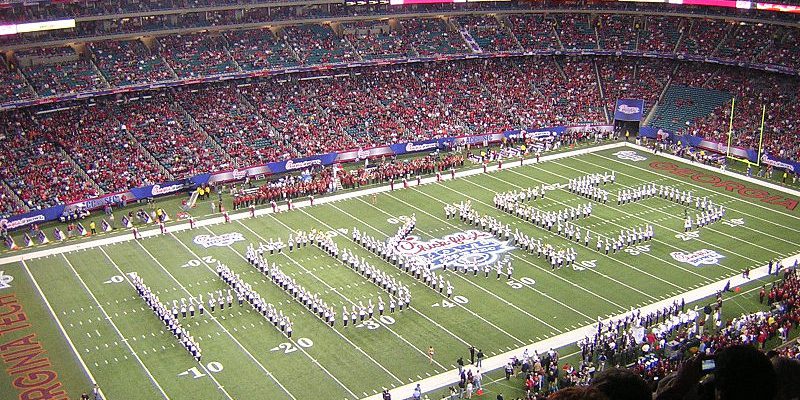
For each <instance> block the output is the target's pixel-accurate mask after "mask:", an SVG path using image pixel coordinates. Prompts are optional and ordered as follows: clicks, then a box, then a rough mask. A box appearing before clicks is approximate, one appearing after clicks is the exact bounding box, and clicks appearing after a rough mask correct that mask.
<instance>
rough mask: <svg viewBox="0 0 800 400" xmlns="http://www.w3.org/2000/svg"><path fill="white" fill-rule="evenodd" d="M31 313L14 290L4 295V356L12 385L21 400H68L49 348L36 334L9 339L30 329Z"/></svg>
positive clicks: (0, 324) (0, 322)
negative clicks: (8, 338)
mask: <svg viewBox="0 0 800 400" xmlns="http://www.w3.org/2000/svg"><path fill="white" fill-rule="evenodd" d="M30 327H31V324H30V323H28V316H27V315H26V314H25V312H24V311H23V310H22V305H21V304H20V303H19V301H18V300H17V296H16V294H14V293H12V294H9V295H5V296H0V338H3V339H2V343H0V358H2V359H3V363H4V364H5V365H6V373H8V375H9V376H10V377H11V384H12V385H13V386H14V388H15V389H17V391H18V392H19V396H18V398H19V400H40V399H41V400H44V399H52V400H67V399H69V396H68V395H67V392H66V391H65V390H64V388H63V386H62V384H61V381H59V380H58V373H57V372H56V371H53V369H52V364H50V359H49V358H48V357H47V356H46V354H47V351H46V350H45V349H44V348H43V347H42V344H41V343H39V341H37V340H36V333H28V334H26V335H25V336H22V337H20V338H17V339H10V340H6V338H4V336H5V335H7V334H9V333H11V332H16V331H21V330H24V329H29V328H30Z"/></svg>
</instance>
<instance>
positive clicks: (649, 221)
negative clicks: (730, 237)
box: [495, 162, 761, 279]
mask: <svg viewBox="0 0 800 400" xmlns="http://www.w3.org/2000/svg"><path fill="white" fill-rule="evenodd" d="M555 163H556V164H558V165H561V166H563V167H567V168H570V169H573V170H575V171H578V172H581V173H584V174H585V173H587V172H586V171H583V170H579V169H576V168H571V167H569V166H566V165H564V164H560V163H558V162H555ZM539 171H544V172H546V173H549V174H551V175H555V176H557V177H560V178H562V179H567V180H569V178H568V177H565V176H563V175H561V174H558V173H555V172H552V171H548V170H546V169H543V168H542V169H539ZM511 173H513V174H517V175H519V176H521V177H523V178H526V179H528V180H531V181H536V182H540V183H547V182H544V181H542V180H539V179H536V178H533V177H530V176H527V175H524V174H520V173H519V172H517V171H511ZM495 179H498V178H496V177H495ZM515 186H516V185H515ZM518 187H519V186H518ZM554 201H556V202H558V200H554ZM644 207H647V208H649V209H651V210H653V209H654V208H652V207H649V206H644ZM615 211H616V212H619V213H622V214H624V215H627V216H628V217H630V218H637V219H640V220H642V221H645V222H648V223H651V224H652V225H655V226H658V227H661V228H663V229H665V230H667V231H671V232H675V233H680V232H679V231H677V230H675V229H671V228H669V227H667V226H664V225H661V224H660V223H658V221H654V220H649V219H646V218H642V217H641V216H639V215H636V214H632V213H629V212H627V211H624V210H622V209H619V208H618V209H615ZM661 212H662V213H665V214H667V213H666V212H664V211H661ZM668 215H669V214H668ZM611 223H612V224H613V225H616V226H618V227H621V228H623V226H621V225H619V224H616V223H614V222H611ZM653 241H654V242H658V243H662V244H665V245H667V246H668V247H671V248H673V249H675V250H678V251H683V249H681V248H679V247H676V246H674V245H673V244H671V243H669V242H665V241H663V240H661V239H658V237H654V238H653ZM698 241H700V242H702V243H705V244H707V245H709V246H710V247H715V248H718V249H720V250H724V251H726V252H728V253H731V254H734V255H736V256H739V257H741V258H744V259H747V260H750V261H752V262H755V263H757V264H758V263H760V262H761V261H759V260H756V259H753V258H750V257H747V256H743V255H741V254H738V253H736V252H734V251H730V250H728V249H726V248H724V247H722V246H719V245H716V244H713V243H709V242H706V241H703V240H698ZM644 254H645V255H646V256H648V257H650V258H655V259H657V260H659V261H661V262H665V263H667V264H670V265H672V266H674V267H677V268H679V269H682V270H683V271H686V272H689V273H691V274H693V275H695V276H698V277H702V278H703V279H706V278H705V277H704V276H703V275H701V274H698V273H697V272H694V271H692V270H690V269H687V268H683V267H681V266H679V265H677V264H675V263H672V262H670V261H667V260H665V259H660V258H658V257H656V256H654V255H652V254H650V253H644ZM717 265H719V266H720V267H722V268H724V269H727V270H728V271H730V272H737V273H738V272H741V270H737V269H735V268H731V267H728V266H726V265H724V264H722V263H717Z"/></svg>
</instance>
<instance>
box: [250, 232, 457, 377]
mask: <svg viewBox="0 0 800 400" xmlns="http://www.w3.org/2000/svg"><path fill="white" fill-rule="evenodd" d="M275 220H276V221H278V223H279V224H281V225H283V227H284V228H286V229H288V230H289V232H296V231H295V230H294V229H292V228H290V227H289V226H288V225H286V224H285V223H283V221H281V220H279V219H277V218H276V219H275ZM237 222H239V224H240V225H241V226H243V227H244V228H245V229H247V230H248V231H250V232H251V233H253V234H254V235H256V237H258V238H259V239H261V240H263V241H264V242H267V241H268V240H267V238H265V237H263V236H261V235H260V234H258V233H256V232H255V231H254V230H252V229H250V228H249V227H248V226H247V225H245V224H243V223H242V222H241V221H237ZM320 251H321V250H320ZM280 254H282V255H283V256H284V257H285V258H287V259H288V260H289V261H291V262H292V263H293V264H294V265H296V266H297V267H299V268H300V269H302V270H303V271H305V272H306V273H307V274H308V275H311V276H312V277H314V279H316V280H317V281H318V282H320V283H322V285H324V286H325V287H327V288H328V290H329V291H331V292H333V293H336V294H337V295H338V296H339V297H341V298H342V299H344V300H345V301H347V302H349V303H350V304H351V305H355V304H356V303H355V302H353V301H352V300H350V299H348V298H347V297H346V296H345V295H343V294H342V293H341V292H339V291H338V290H337V289H336V288H334V287H333V286H331V285H329V284H328V283H327V282H325V281H324V280H322V279H320V278H319V277H318V276H317V275H316V274H314V273H313V272H311V271H309V270H308V269H307V268H306V267H304V266H303V265H302V264H300V263H299V262H297V261H296V260H295V259H293V258H292V257H289V255H288V254H286V253H285V252H282V251H281V252H280ZM331 258H335V257H333V256H331ZM335 259H336V261H337V262H339V263H341V261H340V260H339V259H338V258H335ZM349 269H350V268H348V270H349ZM360 278H362V279H366V278H364V277H360ZM381 325H383V326H384V328H386V330H388V331H389V332H391V333H392V334H393V335H395V336H397V338H398V339H400V340H401V341H403V342H404V343H405V344H407V345H408V346H409V347H411V348H412V349H414V350H416V351H417V353H419V354H422V356H423V357H425V358H427V357H428V354H427V353H426V352H425V351H423V350H421V349H420V348H419V347H417V346H414V345H413V344H411V343H410V342H409V341H408V340H406V339H405V338H404V337H403V336H402V335H400V334H398V333H397V332H395V331H394V330H393V329H392V328H390V327H389V326H388V325H386V324H381ZM433 362H434V363H436V365H438V366H439V368H442V369H444V365H442V364H440V363H439V362H438V361H436V360H433Z"/></svg>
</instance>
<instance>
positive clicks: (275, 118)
mask: <svg viewBox="0 0 800 400" xmlns="http://www.w3.org/2000/svg"><path fill="white" fill-rule="evenodd" d="M275 12H277V11H275ZM287 18H288V16H287ZM224 21H225V18H222V17H221V18H220V19H219V22H220V23H223V22H224ZM459 30H462V31H463V32H459ZM462 35H463V37H462ZM468 37H471V38H472V39H474V40H475V41H476V42H477V43H478V44H479V46H480V47H482V48H484V47H485V49H484V51H507V50H516V49H524V50H538V49H547V48H555V49H559V48H599V49H615V50H630V49H634V48H635V49H640V50H645V51H659V52H677V53H686V54H714V55H716V56H719V57H726V58H729V59H732V60H738V61H759V62H764V63H768V64H781V63H783V62H784V61H785V62H788V63H789V64H787V65H790V66H791V65H796V64H797V60H800V56H799V55H798V54H800V53H799V52H798V51H797V47H796V46H791V43H792V39H793V38H796V37H797V33H796V32H795V30H794V29H793V28H788V27H784V26H778V25H770V24H751V23H731V22H728V21H722V20H718V19H697V18H686V17H672V16H645V15H637V16H633V15H613V14H597V15H591V14H580V15H573V16H568V15H562V14H553V15H546V16H543V15H538V14H535V15H513V14H512V15H504V16H498V15H491V16H490V15H470V16H459V17H453V18H449V19H448V18H444V17H439V18H414V19H402V20H382V21H358V22H348V23H343V24H341V25H333V24H310V25H300V26H288V27H285V28H280V29H276V30H274V31H272V30H269V29H251V30H238V31H231V32H221V33H214V34H206V33H193V34H184V35H166V36H162V37H158V38H141V39H137V40H128V41H122V40H109V41H104V42H97V43H89V44H88V45H87V46H85V47H81V46H80V45H79V44H78V45H71V46H61V47H51V48H31V49H25V50H19V51H16V52H15V53H14V55H13V56H11V57H9V58H7V60H6V61H7V65H8V68H7V70H6V71H5V72H4V74H3V77H4V79H5V80H7V81H8V82H10V84H9V85H7V86H6V89H5V90H4V91H2V92H0V98H1V99H2V100H5V101H9V100H14V99H24V98H30V97H32V96H35V95H36V94H38V95H39V96H50V95H55V94H60V93H75V92H80V91H85V90H88V89H97V88H106V87H112V88H113V87H118V86H125V85H131V84H137V83H143V82H153V81H159V80H165V79H174V78H175V77H180V78H187V77H189V78H196V77H202V76H208V75H213V74H220V73H229V72H237V71H242V70H246V71H254V70H259V69H262V68H273V67H287V66H297V65H315V64H320V63H336V62H350V61H359V60H366V59H374V58H386V57H396V56H409V55H415V54H419V55H420V56H428V55H436V54H458V53H468V52H470V50H469V48H470V47H469V45H468V44H467V40H465V38H468ZM769 57H774V58H769ZM6 78H7V79H6ZM675 85H683V86H687V87H690V88H702V89H713V90H716V91H720V92H724V93H729V94H730V96H734V97H736V98H737V108H736V109H735V115H734V130H733V132H734V135H735V138H734V139H735V144H736V145H739V146H745V147H756V146H757V145H758V139H759V135H758V134H757V133H758V131H759V128H760V122H761V121H760V114H761V106H762V105H766V106H767V109H768V113H767V118H766V121H765V122H766V123H765V126H766V129H765V138H764V139H765V140H764V144H765V148H766V150H767V152H769V153H770V154H771V155H775V156H780V157H784V158H789V159H797V158H798V157H800V140H799V139H798V137H797V135H793V134H792V132H793V131H794V130H795V129H796V126H797V115H800V110H799V109H798V107H800V105H798V103H797V102H795V101H792V99H793V97H794V96H795V95H796V93H798V91H799V90H798V89H800V81H798V80H797V79H796V78H787V76H785V75H780V74H772V73H767V72H755V73H754V72H753V70H746V69H741V68H737V67H726V66H719V65H714V64H707V63H684V62H675V61H666V60H658V59H651V58H631V57H596V58H592V57H558V56H556V57H549V56H548V57H523V58H499V59H487V60H474V61H454V62H447V63H420V64H406V65H398V66H383V67H366V68H357V69H349V70H346V71H340V72H326V71H319V72H307V73H302V74H294V75H287V76H278V77H269V78H262V79H253V80H249V81H246V82H237V83H233V84H230V83H222V84H205V85H200V86H187V87H178V88H175V89H169V90H161V91H154V92H150V93H145V94H144V96H142V97H141V98H140V97H139V96H137V95H126V96H120V97H119V98H117V99H95V100H93V101H92V102H90V103H88V104H91V105H92V106H90V107H85V108H87V109H91V111H85V110H83V111H82V110H81V108H82V106H83V105H85V104H87V103H75V104H73V105H70V106H69V107H63V108H65V109H62V110H60V111H57V112H53V113H42V112H41V111H48V109H47V108H46V107H40V108H31V109H28V110H22V111H11V112H6V114H9V115H11V117H8V118H5V121H7V122H8V123H11V122H10V121H12V120H13V121H14V122H13V124H14V126H7V128H6V134H5V135H4V136H5V139H3V144H4V146H3V147H4V150H3V151H4V152H6V153H7V154H9V155H10V154H12V153H18V154H22V153H24V152H30V151H33V149H35V148H37V147H38V148H39V149H41V150H40V151H39V153H40V154H39V155H38V156H36V157H33V158H29V159H20V157H19V156H17V157H13V158H9V160H10V162H9V164H12V165H4V166H3V168H4V169H6V170H7V171H9V173H7V174H4V175H3V181H4V183H5V185H4V186H5V187H4V188H3V191H4V192H5V193H7V194H6V195H5V196H0V208H2V209H3V210H5V213H9V212H11V210H20V209H22V210H26V209H34V208H38V207H43V206H46V205H52V204H57V203H61V202H64V201H67V200H75V199H80V198H82V196H88V195H90V194H92V193H94V194H100V193H109V192H114V191H119V190H123V189H127V188H129V187H131V186H137V185H142V184H144V183H148V182H158V181H162V180H167V179H182V178H185V177H188V176H191V175H192V174H195V173H197V172H200V171H209V170H213V171H216V170H221V169H226V168H240V167H246V166H250V165H255V164H261V163H266V162H271V161H277V160H285V159H289V158H294V157H302V156H308V155H313V154H320V153H325V152H330V151H336V150H343V149H364V148H369V147H373V146H378V145H382V144H386V143H396V142H403V141H408V140H412V139H414V140H416V139H426V138H434V137H440V136H444V135H448V136H452V135H464V134H476V133H485V132H501V131H504V130H507V129H512V128H521V127H545V126H553V125H573V124H582V123H601V124H603V123H609V122H610V121H611V120H612V119H613V111H614V109H613V107H614V104H615V100H616V99H617V98H620V97H633V98H643V99H644V100H645V108H646V110H645V113H646V112H647V111H648V110H649V109H650V108H652V106H653V104H655V103H656V101H658V100H659V99H660V98H661V97H662V96H663V93H664V92H665V91H668V89H670V87H672V86H675ZM159 96H160V97H159ZM150 97H155V98H156V99H151V98H150ZM158 99H160V100H158ZM113 101H117V103H115V104H112V103H113ZM95 104H96V105H95ZM695 104H696V102H695V100H694V99H693V98H692V97H691V95H690V96H688V97H686V98H681V99H678V101H677V102H676V103H675V106H676V107H677V110H678V116H672V117H671V119H670V120H666V122H668V123H672V124H674V123H676V122H677V123H679V124H680V123H681V115H682V112H683V113H685V112H687V111H688V110H689V109H690V108H693V107H694V106H695ZM681 110H683V111H681ZM645 115H646V114H645ZM687 115H688V114H687ZM729 117H730V113H729V108H728V107H727V106H726V105H725V104H721V105H719V104H718V105H716V108H714V109H713V110H712V111H711V112H710V113H708V114H707V115H706V114H704V115H699V116H689V117H687V118H686V120H685V121H683V122H685V124H683V125H682V126H680V127H681V129H680V131H679V132H677V133H691V134H695V135H698V136H701V137H705V138H708V139H713V140H716V141H725V139H726V136H727V133H728V127H727V124H728V121H729V119H730V118H729ZM64 121H66V122H67V126H70V129H69V130H70V132H67V133H66V134H64V133H61V132H60V130H61V129H62V125H63V122H64ZM652 123H653V124H655V126H657V127H661V126H660V125H659V124H660V123H661V120H659V119H658V118H656V119H654V122H652ZM154 132H159V133H160V135H153V133H154ZM40 133H41V134H40ZM101 135H105V136H107V138H103V139H102V140H101V137H102V136H101ZM44 149H48V150H51V151H56V152H63V153H64V154H65V155H66V156H67V157H66V158H64V159H63V160H59V162H58V163H57V164H58V165H60V167H59V168H58V169H57V171H59V172H58V173H57V175H58V176H53V177H49V178H50V179H51V180H54V181H62V182H64V183H58V185H64V187H59V188H57V189H54V188H40V187H37V185H41V184H42V182H48V180H47V179H43V178H44V177H37V175H39V173H38V171H37V172H34V173H31V174H28V175H23V176H20V175H14V174H13V173H14V172H16V171H25V167H28V166H29V164H30V161H31V160H34V161H36V159H37V158H54V157H55V156H53V155H51V154H44V153H45V152H44V151H43V150H44ZM95 154H100V155H102V157H101V159H100V160H99V161H96V160H93V159H91V158H92V157H93V156H94V155H95ZM130 159H132V160H134V161H135V163H134V164H135V167H130V168H129V167H127V166H126V165H124V164H125V163H126V161H127V160H130ZM123 160H124V161H123ZM131 168H133V170H136V171H138V172H139V173H138V174H135V176H134V174H133V170H132V169H131ZM50 175H52V174H50ZM33 192H38V193H37V194H32V193H33Z"/></svg>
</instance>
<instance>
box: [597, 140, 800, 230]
mask: <svg viewBox="0 0 800 400" xmlns="http://www.w3.org/2000/svg"><path fill="white" fill-rule="evenodd" d="M629 146H630V145H629ZM659 155H660V156H662V157H666V158H669V159H672V160H674V161H678V162H681V163H685V164H689V165H691V166H692V167H694V168H702V169H706V170H709V171H712V172H714V173H718V174H723V175H728V174H725V172H727V171H722V170H719V169H714V168H710V167H708V166H706V165H703V164H696V163H691V162H689V161H688V160H684V159H681V158H679V157H675V156H673V155H671V154H659ZM594 156H597V157H599V158H602V159H605V160H609V161H614V162H615V163H619V164H622V165H625V166H628V167H631V168H635V169H638V170H641V171H646V172H648V173H652V174H656V175H658V176H662V177H664V178H667V179H670V180H673V181H675V182H680V183H682V184H685V185H689V186H693V187H696V188H698V189H700V190H702V191H703V192H707V193H712V194H715V195H720V196H724V197H728V198H730V199H733V200H736V201H741V202H744V203H747V204H750V205H752V206H755V207H758V208H761V209H764V210H767V211H771V212H774V213H776V214H780V215H781V216H784V217H789V218H793V219H800V217H798V216H796V215H792V214H789V213H785V212H782V211H779V210H776V209H774V208H770V207H767V206H763V205H761V204H758V203H755V202H752V201H750V200H747V199H745V198H741V197H736V196H733V195H730V194H728V193H727V192H725V191H715V190H713V189H712V188H709V187H703V186H700V185H697V184H695V183H692V182H688V181H685V180H682V179H680V178H678V177H674V176H669V175H666V174H664V173H661V172H659V171H655V170H649V169H646V168H642V167H639V166H637V165H631V164H627V163H624V162H622V161H619V160H615V159H613V158H611V157H606V156H603V155H600V154H594ZM729 174H730V173H729ZM733 178H735V179H739V180H745V181H751V182H752V181H755V180H748V179H746V178H747V177H746V176H733ZM753 183H755V184H757V185H760V186H765V185H764V182H753ZM792 194H794V193H792ZM739 212H740V213H741V214H744V215H747V216H749V217H751V218H755V219H758V220H761V221H765V222H769V223H771V224H773V225H777V226H780V227H781V228H784V229H788V230H791V231H795V232H800V229H796V228H792V227H789V226H786V225H782V224H779V223H777V222H774V221H771V220H768V219H764V218H761V217H758V216H755V215H752V214H748V213H745V212H743V211H739Z"/></svg>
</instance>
